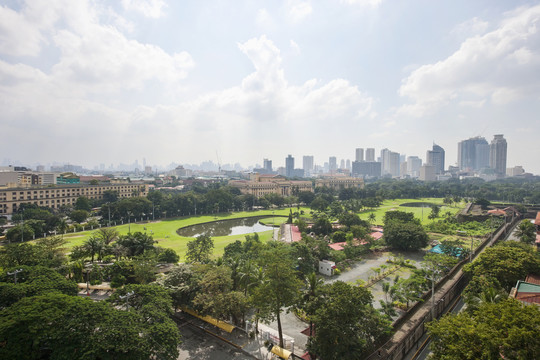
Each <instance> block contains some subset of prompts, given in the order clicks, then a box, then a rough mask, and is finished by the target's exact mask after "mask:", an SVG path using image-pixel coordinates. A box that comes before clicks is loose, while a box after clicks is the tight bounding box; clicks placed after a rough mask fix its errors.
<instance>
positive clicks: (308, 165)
mask: <svg viewBox="0 0 540 360" xmlns="http://www.w3.org/2000/svg"><path fill="white" fill-rule="evenodd" d="M302 160H303V161H302V168H303V169H304V174H305V176H309V175H311V173H312V172H313V155H304V157H303V159H302Z"/></svg>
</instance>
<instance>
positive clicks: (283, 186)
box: [229, 173, 313, 198]
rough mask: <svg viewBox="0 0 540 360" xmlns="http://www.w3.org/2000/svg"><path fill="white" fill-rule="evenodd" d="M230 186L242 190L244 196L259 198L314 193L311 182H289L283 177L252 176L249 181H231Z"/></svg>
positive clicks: (256, 174) (255, 174) (254, 174)
mask: <svg viewBox="0 0 540 360" xmlns="http://www.w3.org/2000/svg"><path fill="white" fill-rule="evenodd" d="M229 185H231V186H234V187H237V188H239V189H240V192H241V193H242V194H251V195H253V196H255V197H257V198H260V197H263V196H264V195H266V194H278V195H281V196H290V195H293V194H294V193H296V192H299V191H311V192H313V186H312V183H311V181H294V180H287V178H285V177H284V176H281V175H260V174H258V173H252V174H250V179H249V180H231V181H229Z"/></svg>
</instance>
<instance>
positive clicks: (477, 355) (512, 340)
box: [428, 299, 540, 360]
mask: <svg viewBox="0 0 540 360" xmlns="http://www.w3.org/2000/svg"><path fill="white" fill-rule="evenodd" d="M539 328H540V310H539V309H538V307H537V306H535V305H528V306H524V305H522V304H521V303H520V302H518V301H516V300H514V299H507V300H504V301H501V302H498V303H497V302H485V303H482V304H481V305H480V306H479V307H478V309H477V310H476V311H475V312H473V313H468V312H461V313H459V314H457V315H446V316H444V317H442V318H441V319H440V320H439V321H436V322H432V323H430V324H429V325H428V329H429V333H430V335H431V337H432V345H431V351H432V352H433V355H434V358H436V359H441V360H458V359H460V360H461V359H464V360H468V359H471V360H472V359H539V358H540V337H538V329H539Z"/></svg>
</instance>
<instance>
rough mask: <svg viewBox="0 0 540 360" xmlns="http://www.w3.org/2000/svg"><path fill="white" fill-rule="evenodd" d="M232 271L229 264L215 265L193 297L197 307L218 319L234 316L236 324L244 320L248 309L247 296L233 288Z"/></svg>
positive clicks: (202, 280)
mask: <svg viewBox="0 0 540 360" xmlns="http://www.w3.org/2000/svg"><path fill="white" fill-rule="evenodd" d="M231 276H232V271H231V269H230V268H229V267H228V266H225V265H222V266H217V267H214V268H212V269H210V270H208V271H207V272H206V274H204V276H203V277H202V279H201V281H200V283H199V286H200V290H199V291H198V292H197V294H196V295H195V298H194V299H193V305H194V307H195V309H197V310H199V311H200V312H201V313H203V314H208V315H211V316H213V317H215V318H218V319H229V318H230V317H233V321H234V323H236V324H241V323H243V321H244V314H245V313H246V311H247V310H248V307H247V297H246V296H245V295H244V294H243V293H242V292H238V291H234V290H233V280H232V278H231Z"/></svg>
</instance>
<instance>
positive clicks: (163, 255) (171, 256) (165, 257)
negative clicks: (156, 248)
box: [157, 249, 180, 264]
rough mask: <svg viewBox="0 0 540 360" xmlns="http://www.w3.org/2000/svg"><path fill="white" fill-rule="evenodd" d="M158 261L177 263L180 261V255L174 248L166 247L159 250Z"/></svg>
mask: <svg viewBox="0 0 540 360" xmlns="http://www.w3.org/2000/svg"><path fill="white" fill-rule="evenodd" d="M157 261H159V262H161V263H169V264H176V263H178V262H179V261H180V256H179V255H178V254H177V253H176V251H174V250H173V249H164V250H163V251H160V252H159V254H158V256H157Z"/></svg>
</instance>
